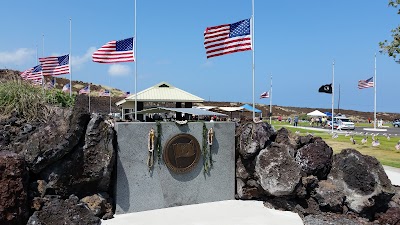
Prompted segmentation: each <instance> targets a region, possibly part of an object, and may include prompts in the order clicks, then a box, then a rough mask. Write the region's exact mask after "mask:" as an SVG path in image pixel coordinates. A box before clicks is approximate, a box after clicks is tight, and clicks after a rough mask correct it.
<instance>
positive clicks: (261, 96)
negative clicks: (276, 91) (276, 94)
mask: <svg viewBox="0 0 400 225" xmlns="http://www.w3.org/2000/svg"><path fill="white" fill-rule="evenodd" d="M261 98H269V91H266V92H263V93H262V94H261V95H260V99H261Z"/></svg>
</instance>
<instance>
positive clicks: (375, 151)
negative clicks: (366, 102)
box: [272, 121, 400, 168]
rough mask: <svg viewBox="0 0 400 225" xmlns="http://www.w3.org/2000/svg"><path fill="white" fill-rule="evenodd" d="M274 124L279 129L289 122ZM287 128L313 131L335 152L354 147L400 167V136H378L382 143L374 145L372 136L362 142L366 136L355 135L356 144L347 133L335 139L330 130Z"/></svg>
mask: <svg viewBox="0 0 400 225" xmlns="http://www.w3.org/2000/svg"><path fill="white" fill-rule="evenodd" d="M272 125H273V126H274V127H275V129H276V130H279V129H280V128H281V127H283V126H285V125H289V124H288V123H284V122H282V123H281V122H279V121H272ZM368 125H370V124H368ZM299 126H307V124H304V125H302V124H299ZM308 126H309V124H308ZM286 129H288V130H290V131H291V132H293V133H294V132H296V131H299V132H300V134H299V135H307V133H311V134H313V135H314V136H319V137H321V138H322V139H323V140H324V141H325V142H326V143H327V144H328V145H329V146H330V147H331V148H332V149H333V152H334V154H336V153H339V152H341V151H342V150H343V149H346V148H353V149H356V150H357V151H359V152H361V153H362V154H364V155H369V156H373V157H375V158H377V159H378V160H379V162H381V163H382V164H383V165H387V166H392V167H397V168H400V151H397V150H396V149H395V145H396V144H397V142H398V141H400V137H391V138H390V140H388V139H387V137H385V136H382V135H380V136H378V137H377V138H378V139H379V143H380V145H379V146H377V147H373V146H372V140H371V136H369V137H368V141H367V143H366V144H362V143H361V140H362V139H363V138H364V136H362V135H355V136H354V140H355V142H356V144H353V143H352V142H351V141H350V138H351V136H347V137H346V136H345V134H339V136H338V137H337V138H335V139H334V138H332V134H331V133H329V132H324V131H313V130H308V129H301V128H296V127H286Z"/></svg>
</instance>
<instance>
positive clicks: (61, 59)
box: [39, 55, 69, 76]
mask: <svg viewBox="0 0 400 225" xmlns="http://www.w3.org/2000/svg"><path fill="white" fill-rule="evenodd" d="M39 62H40V65H41V66H42V68H43V76H52V75H53V76H57V75H62V74H68V73H69V55H63V56H50V57H45V58H39Z"/></svg>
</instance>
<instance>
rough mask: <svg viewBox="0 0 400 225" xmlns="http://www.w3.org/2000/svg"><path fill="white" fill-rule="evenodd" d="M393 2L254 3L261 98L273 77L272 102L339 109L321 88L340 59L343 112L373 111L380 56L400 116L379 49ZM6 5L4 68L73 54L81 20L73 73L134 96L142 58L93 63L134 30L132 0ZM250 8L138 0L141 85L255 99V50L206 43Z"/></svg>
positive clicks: (391, 20) (385, 103) (395, 67)
mask: <svg viewBox="0 0 400 225" xmlns="http://www.w3.org/2000/svg"><path fill="white" fill-rule="evenodd" d="M232 2H234V4H232ZM387 3H388V1H385V0H383V1H365V0H364V1H361V0H353V1H346V0H337V1H300V2H299V1H261V0H255V35H254V41H255V46H254V49H255V87H254V93H255V102H256V103H261V104H269V100H268V99H259V95H260V94H261V93H262V92H264V91H267V90H269V89H270V75H271V74H272V76H273V93H272V97H273V104H277V105H283V106H300V107H324V108H330V107H331V95H328V94H322V93H318V88H319V87H320V86H321V85H323V84H328V83H331V81H332V62H333V60H334V61H335V90H336V92H337V91H338V88H339V84H340V90H341V102H340V108H342V109H354V110H361V111H373V110H374V108H373V107H374V90H373V88H368V89H363V90H358V89H357V81H358V80H360V79H367V78H369V77H371V76H373V74H374V54H375V53H377V111H378V112H383V111H384V112H397V113H399V112H400V108H399V106H398V104H397V103H398V98H399V93H398V86H399V84H400V76H399V71H400V65H399V64H397V63H396V62H394V60H393V59H391V58H389V57H388V56H387V55H382V54H380V53H379V46H378V43H379V41H383V40H385V39H389V40H390V38H391V36H390V34H391V32H390V30H391V29H393V28H395V27H396V26H397V25H398V19H399V18H400V17H399V15H397V14H396V9H394V8H390V7H388V6H387ZM22 6H23V7H22ZM1 8H2V9H3V10H2V14H1V15H0V18H1V20H0V21H1V22H0V24H1V27H2V30H3V32H2V34H1V35H0V43H2V44H1V45H0V68H9V69H16V70H21V71H22V70H25V69H27V68H29V67H32V66H34V65H36V64H37V63H36V52H38V56H39V57H42V56H50V55H61V54H68V53H69V49H70V44H69V36H70V28H69V19H70V18H72V50H71V51H72V58H73V61H72V65H71V66H72V79H73V80H82V81H84V82H92V83H95V84H103V85H110V86H113V87H116V88H119V89H121V90H123V91H130V92H131V93H133V92H134V85H135V82H134V65H135V64H134V63H120V64H115V65H110V64H98V63H94V62H92V59H91V54H92V53H93V51H95V50H96V49H97V48H100V47H101V46H102V45H104V44H105V43H107V42H108V41H111V40H120V39H125V38H128V37H132V36H133V35H134V1H133V0H129V1H128V0H116V1H112V2H109V1H108V2H107V1H96V2H95V3H94V1H77V0H70V1H67V2H65V1H64V2H59V1H58V2H57V1H49V0H42V1H20V0H18V1H4V2H2V3H1ZM4 9H5V10H4ZM251 13H252V12H251V0H246V1H245V0H241V1H228V0H218V1H215V0H202V1H184V0H171V1H161V0H153V1H144V0H138V1H137V60H138V61H137V66H138V67H137V71H138V73H137V90H138V91H141V90H143V89H145V88H148V87H150V86H153V85H155V84H157V83H159V82H161V81H166V82H168V83H170V84H172V85H174V86H176V87H178V88H181V89H183V90H185V91H188V92H190V93H192V94H195V95H197V96H199V97H202V98H204V99H205V100H211V101H230V102H248V103H251V102H252V98H253V94H252V93H253V91H252V70H251V67H252V53H251V51H246V52H240V53H234V54H229V55H224V56H220V57H215V58H211V59H207V58H206V54H205V50H204V46H203V32H204V30H205V28H206V27H208V26H215V25H220V24H225V23H233V22H237V21H239V20H242V19H246V18H249V17H251ZM43 35H44V46H43ZM37 50H38V51H37ZM43 52H44V55H43ZM63 77H67V78H69V75H66V76H63ZM335 98H336V100H335V108H337V99H338V95H335Z"/></svg>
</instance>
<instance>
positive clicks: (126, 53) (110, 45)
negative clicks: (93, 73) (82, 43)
mask: <svg viewBox="0 0 400 225" xmlns="http://www.w3.org/2000/svg"><path fill="white" fill-rule="evenodd" d="M92 59H93V62H97V63H118V62H133V61H135V57H134V55H133V38H127V39H124V40H119V41H110V42H107V44H105V45H103V46H101V48H99V49H98V50H97V51H95V52H94V53H93V55H92Z"/></svg>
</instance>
